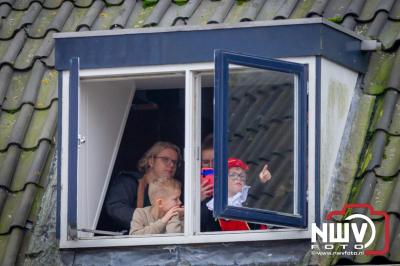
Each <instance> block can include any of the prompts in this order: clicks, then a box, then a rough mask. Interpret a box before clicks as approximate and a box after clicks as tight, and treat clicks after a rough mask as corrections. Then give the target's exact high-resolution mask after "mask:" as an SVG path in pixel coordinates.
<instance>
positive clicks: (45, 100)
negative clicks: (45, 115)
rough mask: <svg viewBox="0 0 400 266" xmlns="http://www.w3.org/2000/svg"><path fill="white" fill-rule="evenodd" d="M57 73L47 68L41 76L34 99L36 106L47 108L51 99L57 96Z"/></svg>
mask: <svg viewBox="0 0 400 266" xmlns="http://www.w3.org/2000/svg"><path fill="white" fill-rule="evenodd" d="M57 82H58V73H57V71H56V70H54V69H50V70H47V71H46V73H45V74H44V76H43V79H42V82H41V85H40V90H39V94H38V98H37V101H36V107H37V108H47V107H49V106H50V102H51V100H53V98H54V97H57V92H56V91H57Z"/></svg>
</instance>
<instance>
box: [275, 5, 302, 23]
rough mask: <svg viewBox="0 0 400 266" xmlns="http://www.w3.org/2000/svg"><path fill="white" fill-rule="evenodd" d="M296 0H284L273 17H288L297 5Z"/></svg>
mask: <svg viewBox="0 0 400 266" xmlns="http://www.w3.org/2000/svg"><path fill="white" fill-rule="evenodd" d="M297 2H298V0H286V2H285V4H284V5H282V6H281V8H280V9H279V10H278V13H277V14H276V15H275V18H274V19H288V18H289V17H290V14H292V12H293V10H294V8H295V7H296V5H297Z"/></svg>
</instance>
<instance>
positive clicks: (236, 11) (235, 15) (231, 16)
mask: <svg viewBox="0 0 400 266" xmlns="http://www.w3.org/2000/svg"><path fill="white" fill-rule="evenodd" d="M250 5H251V3H250V2H248V1H243V2H240V3H238V2H236V3H235V4H234V5H233V6H232V8H231V10H230V11H229V13H228V16H227V17H226V18H225V21H224V23H237V22H240V19H242V15H243V13H244V12H245V11H246V10H247V9H248V8H249V6H250Z"/></svg>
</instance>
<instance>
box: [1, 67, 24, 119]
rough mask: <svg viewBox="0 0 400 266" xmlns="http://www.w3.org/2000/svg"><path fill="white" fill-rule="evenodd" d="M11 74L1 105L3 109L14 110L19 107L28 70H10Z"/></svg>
mask: <svg viewBox="0 0 400 266" xmlns="http://www.w3.org/2000/svg"><path fill="white" fill-rule="evenodd" d="M7 67H8V66H7ZM11 72H14V73H11V74H12V77H11V81H10V84H9V85H8V92H7V95H6V98H5V100H4V102H3V104H2V106H1V108H2V109H3V110H7V111H10V112H12V111H15V110H18V109H19V108H20V107H21V99H22V95H23V91H24V87H25V84H26V83H27V81H28V79H29V76H30V73H29V72H28V71H11Z"/></svg>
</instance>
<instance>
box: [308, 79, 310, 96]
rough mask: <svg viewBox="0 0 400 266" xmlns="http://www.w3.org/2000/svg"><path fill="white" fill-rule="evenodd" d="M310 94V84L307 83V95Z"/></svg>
mask: <svg viewBox="0 0 400 266" xmlns="http://www.w3.org/2000/svg"><path fill="white" fill-rule="evenodd" d="M309 94H310V85H309V83H308V81H307V95H309Z"/></svg>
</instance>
